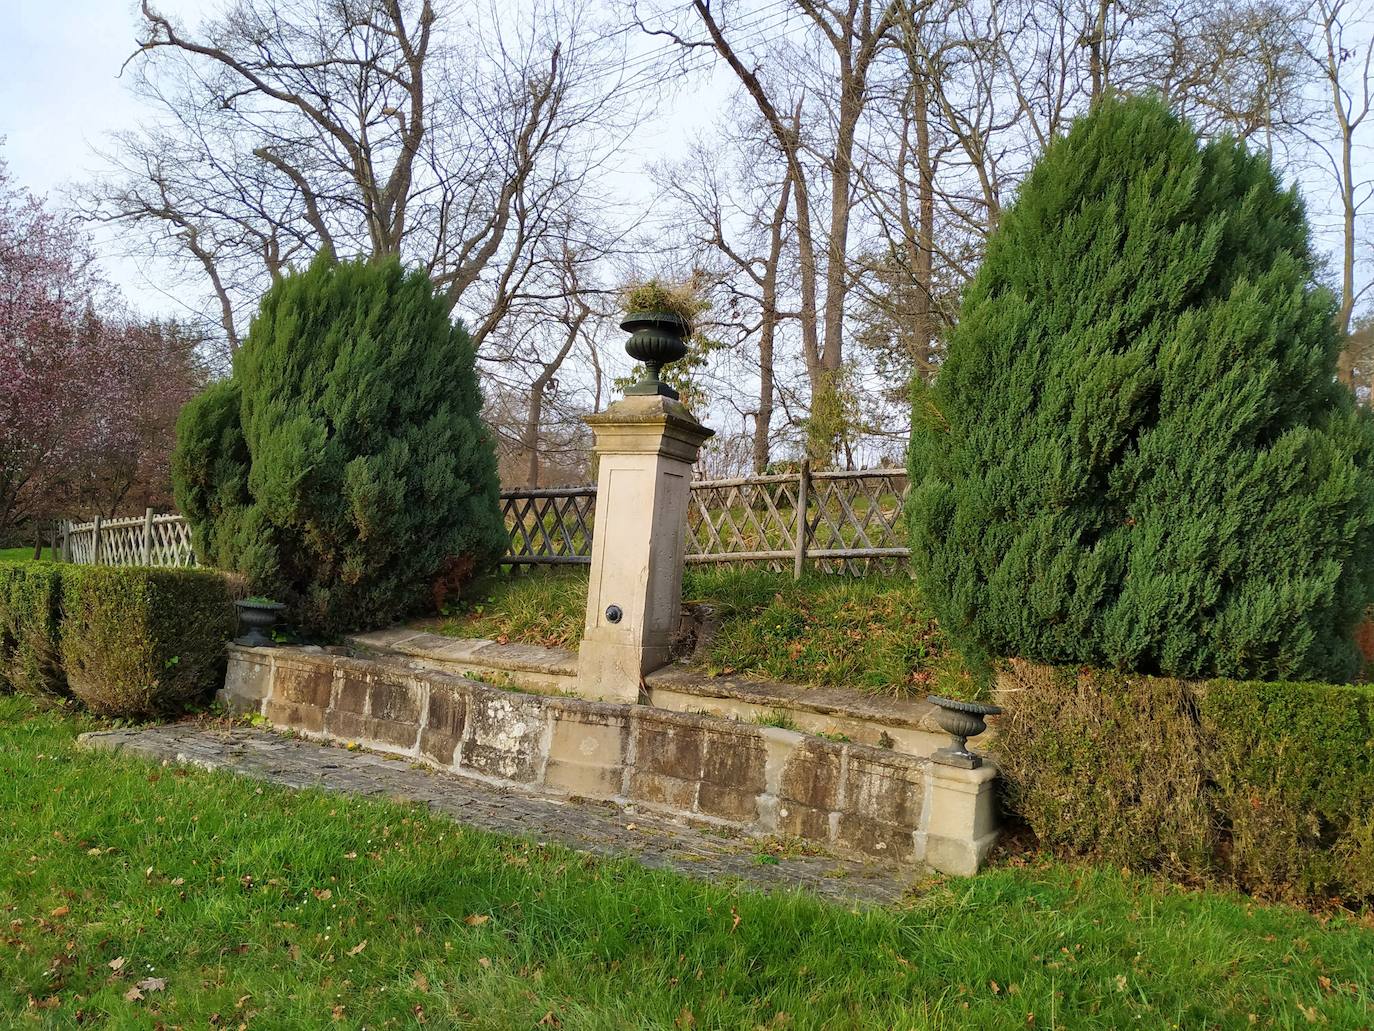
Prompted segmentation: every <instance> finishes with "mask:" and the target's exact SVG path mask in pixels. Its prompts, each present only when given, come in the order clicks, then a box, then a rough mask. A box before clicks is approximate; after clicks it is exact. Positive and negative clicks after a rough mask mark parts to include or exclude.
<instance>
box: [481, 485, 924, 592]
mask: <svg viewBox="0 0 1374 1031" xmlns="http://www.w3.org/2000/svg"><path fill="white" fill-rule="evenodd" d="M906 490H907V474H906V470H904V469H865V470H858V471H852V472H850V471H845V472H822V473H812V472H811V471H810V470H809V468H807V467H806V466H805V465H803V466H802V468H801V469H800V470H798V471H797V472H795V473H783V474H778V475H772V476H747V477H740V478H737V479H725V480H697V481H696V482H694V483H693V484H692V494H691V501H690V503H689V507H688V512H687V541H686V545H687V561H688V562H691V563H719V562H761V563H766V564H768V565H769V566H771V567H772V568H774V569H779V570H781V569H791V570H792V571H793V573H794V575H800V574H801V571H802V570H803V569H804V568H805V567H806V565H807V563H808V562H810V563H814V564H815V565H816V567H818V568H820V569H822V570H825V571H827V572H848V573H853V574H861V573H864V572H866V571H868V570H870V569H879V568H889V567H893V566H900V565H904V564H905V562H906V559H907V555H908V552H907V547H906V535H905V532H904V531H903V529H902V526H901V513H902V504H903V502H904V500H905V497H906ZM501 499H502V506H503V509H504V512H505V516H506V527H507V529H508V530H509V531H510V535H511V545H510V550H509V551H508V553H507V555H506V558H505V562H506V563H508V564H510V565H513V566H524V565H575V564H587V563H590V562H591V555H592V514H593V512H594V511H595V508H596V488H595V487H565V488H554V489H543V490H527V491H519V490H516V491H507V492H505V493H503V494H502V495H501Z"/></svg>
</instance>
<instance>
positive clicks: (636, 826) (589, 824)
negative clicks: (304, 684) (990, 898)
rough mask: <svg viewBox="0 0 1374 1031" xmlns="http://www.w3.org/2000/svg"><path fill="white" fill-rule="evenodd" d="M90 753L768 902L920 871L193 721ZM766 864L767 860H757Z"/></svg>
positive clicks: (878, 884) (892, 885) (118, 739)
mask: <svg viewBox="0 0 1374 1031" xmlns="http://www.w3.org/2000/svg"><path fill="white" fill-rule="evenodd" d="M81 744H82V745H83V746H85V747H87V748H93V749H103V750H107V751H114V752H124V753H131V754H134V755H139V756H143V757H145V758H148V759H152V760H157V761H161V762H167V763H175V764H178V765H186V766H197V767H201V768H203V769H209V770H228V771H230V772H233V773H237V774H240V775H242V776H245V777H251V778H253V779H256V780H263V781H269V782H271V783H273V784H283V785H286V786H288V787H294V788H308V787H315V788H322V789H323V790H326V791H340V792H348V793H352V794H358V795H367V796H371V797H374V798H388V799H393V800H396V801H401V802H416V803H420V804H423V805H426V806H428V807H429V808H430V809H432V810H434V811H435V812H438V813H442V814H444V815H446V816H449V817H451V818H452V819H454V820H456V821H457V822H459V823H462V824H465V825H467V826H471V827H477V828H480V829H481V830H486V831H495V832H498V833H502V834H515V835H521V836H524V837H529V838H534V839H536V840H538V841H540V842H551V843H557V844H561V845H564V846H567V847H568V848H572V849H576V850H579V851H583V852H591V853H595V854H597V855H604V856H624V857H630V858H633V859H635V860H636V861H638V862H640V863H642V864H643V865H645V866H647V867H652V868H655V869H665V870H675V871H677V872H679V873H682V874H685V875H686V876H689V877H694V878H698V879H701V880H710V881H716V882H718V881H721V880H731V879H733V880H738V881H740V882H743V883H744V884H746V885H747V886H749V887H752V888H757V889H762V890H765V891H776V890H789V889H803V890H806V891H811V892H815V893H817V894H819V895H823V896H825V897H827V898H830V899H834V900H837V901H841V902H846V903H862V904H879V905H885V904H891V903H894V902H896V901H898V900H899V899H900V898H901V897H902V895H903V893H904V892H905V890H906V888H907V886H908V885H909V884H910V883H911V882H912V881H913V880H914V879H915V877H917V876H919V875H920V873H921V871H919V870H912V869H911V868H902V867H897V866H892V865H885V864H882V863H879V862H876V861H865V860H855V859H849V858H843V857H838V856H834V855H829V854H820V855H817V854H810V855H795V854H792V851H791V850H789V849H785V848H783V849H779V850H778V854H776V855H775V854H773V852H771V851H767V850H766V846H767V845H768V843H767V842H764V841H759V840H756V839H750V838H741V837H724V836H722V835H721V834H719V833H713V832H712V831H711V830H710V829H704V828H698V827H693V826H688V825H686V824H683V823H680V822H676V821H672V820H669V819H666V818H664V817H662V816H660V815H658V814H655V813H651V812H645V811H643V810H639V809H636V808H634V807H622V806H618V805H615V804H613V803H608V802H597V801H590V800H572V801H558V800H553V799H549V798H545V797H540V796H535V795H529V794H525V793H522V792H520V791H518V790H516V789H513V788H510V787H508V786H505V785H494V784H490V783H487V782H485V781H482V780H478V779H475V778H471V777H463V776H457V775H454V774H450V773H441V772H439V771H437V770H434V769H431V768H429V767H427V766H424V765H421V764H419V763H413V762H411V761H409V760H407V759H405V758H402V757H383V756H381V755H378V754H375V753H372V752H365V751H350V750H347V749H344V748H341V747H338V746H334V745H329V744H323V743H320V742H317V741H308V740H303V739H300V738H292V737H286V736H284V735H281V734H276V733H273V732H271V731H267V730H259V729H254V728H249V727H242V726H226V725H223V724H216V723H205V722H186V723H172V724H165V725H162V726H152V727H135V728H129V729H124V730H109V731H98V732H95V733H90V734H83V735H82V736H81ZM765 855H766V856H768V858H767V859H766V860H763V861H761V860H760V857H761V856H765Z"/></svg>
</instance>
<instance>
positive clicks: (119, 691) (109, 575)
mask: <svg viewBox="0 0 1374 1031" xmlns="http://www.w3.org/2000/svg"><path fill="white" fill-rule="evenodd" d="M233 632H234V608H233V603H232V601H231V596H230V589H229V585H228V583H227V581H226V579H225V577H224V576H223V575H221V574H219V573H214V572H205V571H196V570H185V569H145V568H135V567H129V568H112V567H109V566H75V565H56V564H53V563H48V562H28V563H23V564H15V565H12V566H11V565H6V566H0V684H2V685H4V686H7V687H9V688H12V689H14V690H18V691H23V692H25V693H27V694H46V695H64V694H66V693H68V692H69V691H70V693H71V694H74V695H75V696H76V697H77V698H78V699H79V700H80V701H81V702H82V703H83V704H84V705H85V706H86V707H87V708H88V709H90V710H91V711H92V712H96V713H100V714H102V715H106V716H119V717H130V718H140V717H147V716H161V715H169V714H172V713H174V712H177V711H179V710H180V709H182V708H184V707H185V706H186V705H188V704H190V703H193V702H196V701H199V700H202V699H206V698H208V697H209V696H210V694H211V692H213V690H214V687H215V685H216V684H217V683H218V682H219V679H220V677H221V675H222V672H223V666H224V643H225V641H227V640H228V639H229V638H230V637H231V636H233Z"/></svg>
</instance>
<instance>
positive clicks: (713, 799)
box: [697, 781, 759, 822]
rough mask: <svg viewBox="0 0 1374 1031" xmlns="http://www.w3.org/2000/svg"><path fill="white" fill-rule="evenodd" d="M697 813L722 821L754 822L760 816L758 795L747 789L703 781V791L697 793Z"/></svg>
mask: <svg viewBox="0 0 1374 1031" xmlns="http://www.w3.org/2000/svg"><path fill="white" fill-rule="evenodd" d="M697 811H698V812H700V813H704V814H706V815H707V816H715V817H719V818H720V819H722V820H734V821H736V822H745V821H749V820H753V819H754V818H755V817H757V816H758V814H759V809H758V793H757V792H755V791H750V790H748V789H747V788H738V787H729V786H727V785H725V784H712V783H709V782H707V781H702V783H701V790H700V791H699V792H698V793H697Z"/></svg>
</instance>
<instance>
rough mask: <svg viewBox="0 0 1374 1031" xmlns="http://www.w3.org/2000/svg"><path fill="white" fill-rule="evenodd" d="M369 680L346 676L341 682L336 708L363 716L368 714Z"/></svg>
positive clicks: (335, 702) (335, 701) (335, 703)
mask: <svg viewBox="0 0 1374 1031" xmlns="http://www.w3.org/2000/svg"><path fill="white" fill-rule="evenodd" d="M367 688H368V683H367V680H366V679H365V678H363V677H360V676H347V675H346V676H344V677H343V679H341V680H340V681H339V694H338V697H337V698H336V699H335V700H334V708H336V709H341V710H343V711H344V712H354V713H357V714H359V715H362V714H364V713H366V712H367Z"/></svg>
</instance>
